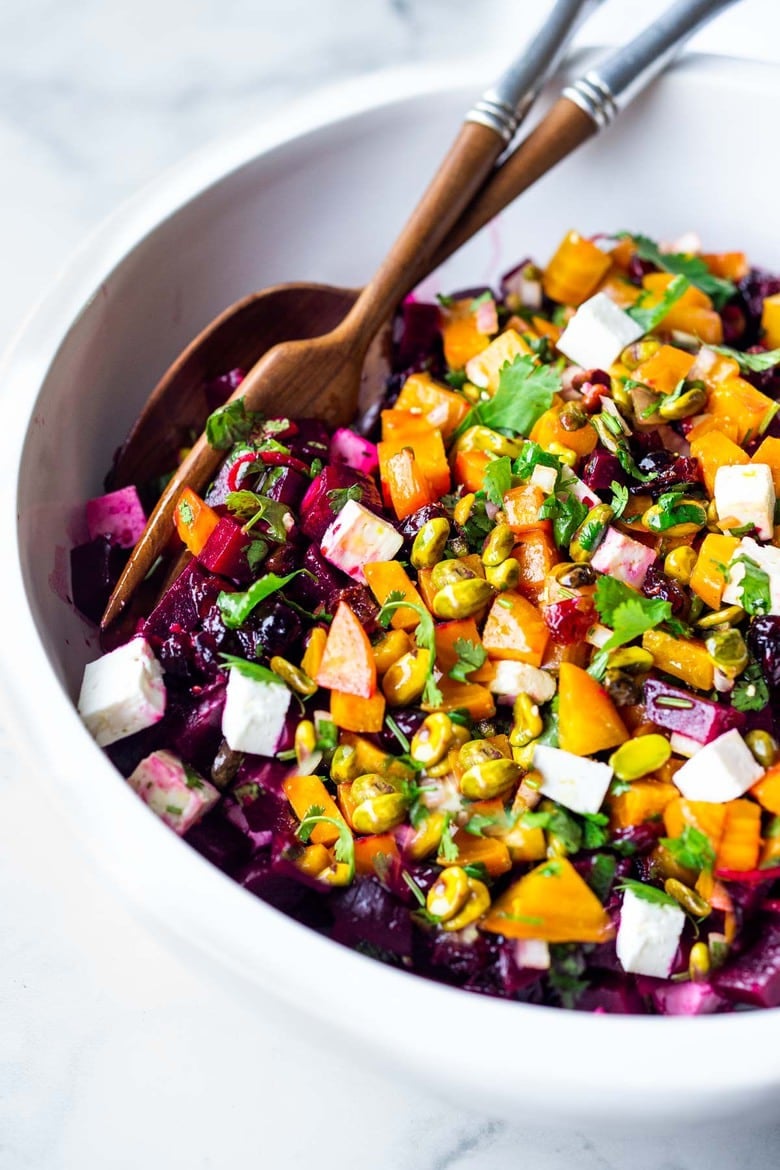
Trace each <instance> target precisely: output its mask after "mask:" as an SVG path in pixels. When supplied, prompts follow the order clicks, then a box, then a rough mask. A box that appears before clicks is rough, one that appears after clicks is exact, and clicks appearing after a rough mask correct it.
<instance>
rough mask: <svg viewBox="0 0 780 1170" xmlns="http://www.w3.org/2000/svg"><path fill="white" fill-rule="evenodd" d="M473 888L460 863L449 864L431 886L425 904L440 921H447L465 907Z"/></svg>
mask: <svg viewBox="0 0 780 1170" xmlns="http://www.w3.org/2000/svg"><path fill="white" fill-rule="evenodd" d="M470 893H471V890H470V888H469V876H468V874H467V873H466V871H465V869H463V867H462V866H460V865H449V866H447V868H446V869H443V870H442V871H441V873H440V874H439V876H438V877H437V879H436V881H435V882H434V883H433V885H432V886H431V888H430V889H429V890H428V897H427V898H426V899H425V905H426V907H427V909H428V912H429V914H433V915H434V916H435V917H436V918H438V919H439V921H440V922H446V921H447V920H448V919H450V918H454V917H455V915H456V914H457V913H458V912H459V911H460V910H462V909H463V907H464V906H465V905H466V902H467V901H468V898H469V894H470Z"/></svg>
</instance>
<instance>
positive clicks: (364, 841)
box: [355, 833, 398, 877]
mask: <svg viewBox="0 0 780 1170" xmlns="http://www.w3.org/2000/svg"><path fill="white" fill-rule="evenodd" d="M397 856H398V845H397V844H396V840H395V837H394V836H393V835H392V833H375V834H374V835H373V836H371V837H359V838H358V839H357V841H355V873H357V874H359V875H360V876H361V877H373V876H375V875H376V874H377V873H380V872H381V871H382V866H383V865H387V863H388V862H390V861H393V860H394V858H396V857H397ZM383 859H384V860H383Z"/></svg>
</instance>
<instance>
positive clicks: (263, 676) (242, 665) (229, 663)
mask: <svg viewBox="0 0 780 1170" xmlns="http://www.w3.org/2000/svg"><path fill="white" fill-rule="evenodd" d="M220 658H221V659H222V661H223V663H224V666H225V669H226V670H237V671H238V673H239V674H243V676H244V678H251V679H254V681H255V682H261V683H275V684H276V685H277V686H284V685H285V684H284V682H283V681H282V679H280V678H279V675H278V674H274V672H273V671H272V670H269V669H268V667H267V666H262V665H261V664H260V663H259V662H250V661H249V660H248V659H247V658H238V657H236V655H235V654H220Z"/></svg>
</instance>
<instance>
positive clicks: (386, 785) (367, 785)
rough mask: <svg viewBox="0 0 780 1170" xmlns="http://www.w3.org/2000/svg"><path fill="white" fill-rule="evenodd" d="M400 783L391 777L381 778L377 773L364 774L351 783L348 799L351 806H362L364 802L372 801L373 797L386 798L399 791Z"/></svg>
mask: <svg viewBox="0 0 780 1170" xmlns="http://www.w3.org/2000/svg"><path fill="white" fill-rule="evenodd" d="M400 787H401V784H400V781H399V780H397V779H395V778H394V777H392V776H381V775H380V774H379V772H364V773H363V775H362V776H358V777H357V778H356V779H355V780H354V781H353V782H352V787H351V789H350V799H351V801H352V803H353V804H356V805H357V804H362V802H363V801H364V800H373V799H374V797H375V796H388V795H389V794H390V793H393V792H399V791H400Z"/></svg>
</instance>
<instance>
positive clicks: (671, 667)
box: [642, 630, 715, 691]
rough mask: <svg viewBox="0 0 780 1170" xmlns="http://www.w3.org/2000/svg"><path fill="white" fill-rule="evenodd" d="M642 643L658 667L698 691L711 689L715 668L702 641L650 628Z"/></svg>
mask: <svg viewBox="0 0 780 1170" xmlns="http://www.w3.org/2000/svg"><path fill="white" fill-rule="evenodd" d="M642 645H643V647H644V648H645V650H649V651H650V653H651V654H652V656H653V660H654V662H655V665H656V666H657V667H658V669H659V670H665V671H666V673H667V674H671V675H674V677H675V678H679V679H682V681H683V682H686V683H688V685H689V686H691V687H695V688H696V689H697V690H699V691H711V690H712V687H713V681H714V678H715V667H714V666H713V663H712V659H711V658H710V656H709V654H708V653H707V650H706V648H705V646H704V644H703V643H702V642H695V641H690V642H687V641H683V640H682V639H678V638H673V637H672V636H671V635H670V634H664V633H663V632H662V631H661V630H647V631H646V632H645V634H644V635H643V637H642Z"/></svg>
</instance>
